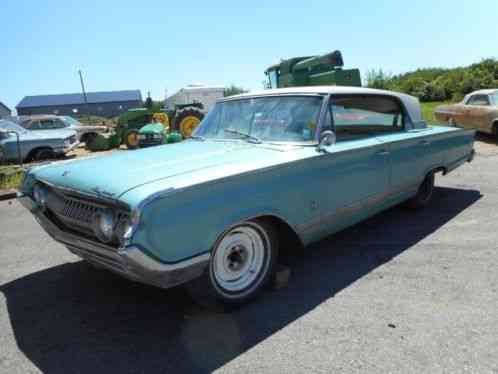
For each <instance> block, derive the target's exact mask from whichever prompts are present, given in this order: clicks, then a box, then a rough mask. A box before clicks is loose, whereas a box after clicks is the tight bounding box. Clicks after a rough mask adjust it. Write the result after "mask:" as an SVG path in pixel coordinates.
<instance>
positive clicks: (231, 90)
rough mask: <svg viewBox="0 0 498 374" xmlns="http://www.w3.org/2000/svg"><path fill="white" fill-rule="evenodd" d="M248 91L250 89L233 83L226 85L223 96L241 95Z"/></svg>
mask: <svg viewBox="0 0 498 374" xmlns="http://www.w3.org/2000/svg"><path fill="white" fill-rule="evenodd" d="M246 92H249V91H248V90H246V89H244V88H242V87H239V86H236V85H235V84H231V85H230V86H228V87H225V90H224V91H223V96H225V97H227V96H233V95H239V94H242V93H246Z"/></svg>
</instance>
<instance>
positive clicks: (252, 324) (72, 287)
mask: <svg viewBox="0 0 498 374" xmlns="http://www.w3.org/2000/svg"><path fill="white" fill-rule="evenodd" d="M476 149H477V152H478V154H477V157H476V159H475V161H474V162H473V163H472V164H467V165H465V166H463V167H461V168H460V169H458V170H457V171H455V172H454V173H452V174H450V175H448V176H446V177H438V178H437V180H436V183H437V185H438V188H437V190H436V193H435V196H434V201H433V203H432V204H431V205H430V206H429V207H428V208H427V209H425V210H423V211H419V212H416V213H413V212H410V211H406V210H403V209H401V208H394V209H391V210H389V211H387V212H384V213H382V214H380V215H377V216H376V217H374V218H372V219H370V220H368V221H366V222H364V223H362V224H359V225H357V226H355V227H352V228H350V229H348V230H346V231H343V232H341V233H339V234H337V235H334V236H332V237H330V238H328V239H326V240H323V241H321V242H319V243H317V244H315V245H313V246H311V247H308V248H306V249H305V250H304V251H302V252H300V253H297V254H294V255H291V256H288V257H287V258H285V259H284V260H285V262H286V263H287V264H288V265H289V266H290V268H291V271H292V275H291V278H290V282H289V284H288V286H287V287H285V288H283V289H280V290H269V291H267V292H266V293H265V294H264V295H263V296H262V297H261V298H259V299H258V300H256V301H255V302H254V303H252V304H250V305H248V306H246V307H244V308H242V309H240V310H238V311H234V312H231V313H227V314H218V313H214V312H210V311H207V310H205V309H203V308H201V307H199V306H198V305H197V304H195V303H194V302H193V301H192V300H191V299H190V298H189V296H188V295H187V294H186V292H185V291H184V290H183V289H182V288H177V289H172V290H166V291H164V290H160V289H156V288H153V287H148V286H143V285H140V284H134V283H132V282H129V281H127V280H124V279H121V278H119V277H117V276H114V275H113V274H110V273H108V272H105V271H101V270H97V269H94V268H92V267H91V266H89V265H86V264H85V263H83V262H81V261H79V260H78V258H76V257H75V256H73V255H71V254H70V253H69V252H67V251H66V250H65V249H64V248H63V247H62V246H61V245H59V244H57V243H55V242H54V241H52V240H51V239H50V238H49V237H48V236H47V235H46V234H45V233H44V232H43V231H42V230H41V228H40V227H39V226H38V225H37V224H36V223H35V221H34V219H33V218H32V217H31V216H30V215H29V214H28V213H27V212H26V211H25V210H23V209H22V208H21V207H20V205H19V204H18V203H17V202H15V201H14V202H12V201H11V202H0V227H1V231H0V372H1V373H9V374H10V373H29V372H45V373H69V372H78V373H88V372H90V373H92V374H97V373H111V372H116V373H159V372H161V373H181V372H185V373H189V372H199V373H203V372H211V371H216V370H217V371H219V372H230V373H235V372H236V373H240V372H252V373H314V372H317V373H318V372H320V373H341V372H344V373H357V372H358V373H359V372H362V373H387V372H397V373H412V372H418V373H422V372H424V373H440V372H447V373H459V372H469V373H470V372H472V373H498V254H497V250H498V225H497V224H498V147H497V146H496V145H493V144H489V143H485V142H479V143H478V144H477V145H476Z"/></svg>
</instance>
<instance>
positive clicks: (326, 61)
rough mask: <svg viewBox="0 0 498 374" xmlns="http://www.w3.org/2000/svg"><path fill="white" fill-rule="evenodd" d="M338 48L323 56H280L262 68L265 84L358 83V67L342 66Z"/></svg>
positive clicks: (274, 85)
mask: <svg viewBox="0 0 498 374" xmlns="http://www.w3.org/2000/svg"><path fill="white" fill-rule="evenodd" d="M343 66H344V61H343V59H342V54H341V52H340V51H334V52H331V53H327V54H326V55H323V56H306V57H294V58H290V59H288V60H282V61H281V62H280V64H276V65H272V66H270V67H269V68H268V69H266V71H265V75H266V77H267V81H266V88H283V87H294V86H321V85H334V86H358V87H360V86H361V76H360V70H359V69H343V68H342V67H343Z"/></svg>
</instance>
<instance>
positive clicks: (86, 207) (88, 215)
mask: <svg viewBox="0 0 498 374" xmlns="http://www.w3.org/2000/svg"><path fill="white" fill-rule="evenodd" d="M98 209H99V208H98V207H97V206H94V205H90V204H87V203H84V202H82V201H78V200H73V199H70V198H67V197H66V198H64V207H63V208H62V211H61V212H60V214H61V215H63V216H64V217H66V218H69V219H71V220H76V221H80V222H81V223H86V224H88V225H91V224H92V222H93V215H94V214H95V213H96V212H97V210H98Z"/></svg>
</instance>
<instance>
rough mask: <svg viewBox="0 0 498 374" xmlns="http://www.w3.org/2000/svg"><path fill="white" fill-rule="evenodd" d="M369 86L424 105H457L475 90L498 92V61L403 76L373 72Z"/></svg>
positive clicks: (414, 72) (433, 69)
mask: <svg viewBox="0 0 498 374" xmlns="http://www.w3.org/2000/svg"><path fill="white" fill-rule="evenodd" d="M366 84H367V87H371V88H379V89H388V90H393V91H399V92H404V93H407V94H409V95H413V96H417V97H418V98H419V99H420V101H425V102H430V101H458V100H461V99H462V98H463V97H464V96H465V95H466V94H468V93H469V92H472V91H475V90H479V89H483V88H498V60H497V59H493V58H489V59H485V60H482V61H481V62H479V63H476V64H472V65H470V66H466V67H458V68H454V69H442V68H426V69H418V70H415V71H413V72H408V73H404V74H400V75H390V74H386V73H384V72H383V71H382V69H379V70H375V69H372V70H369V71H368V72H367V75H366Z"/></svg>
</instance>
